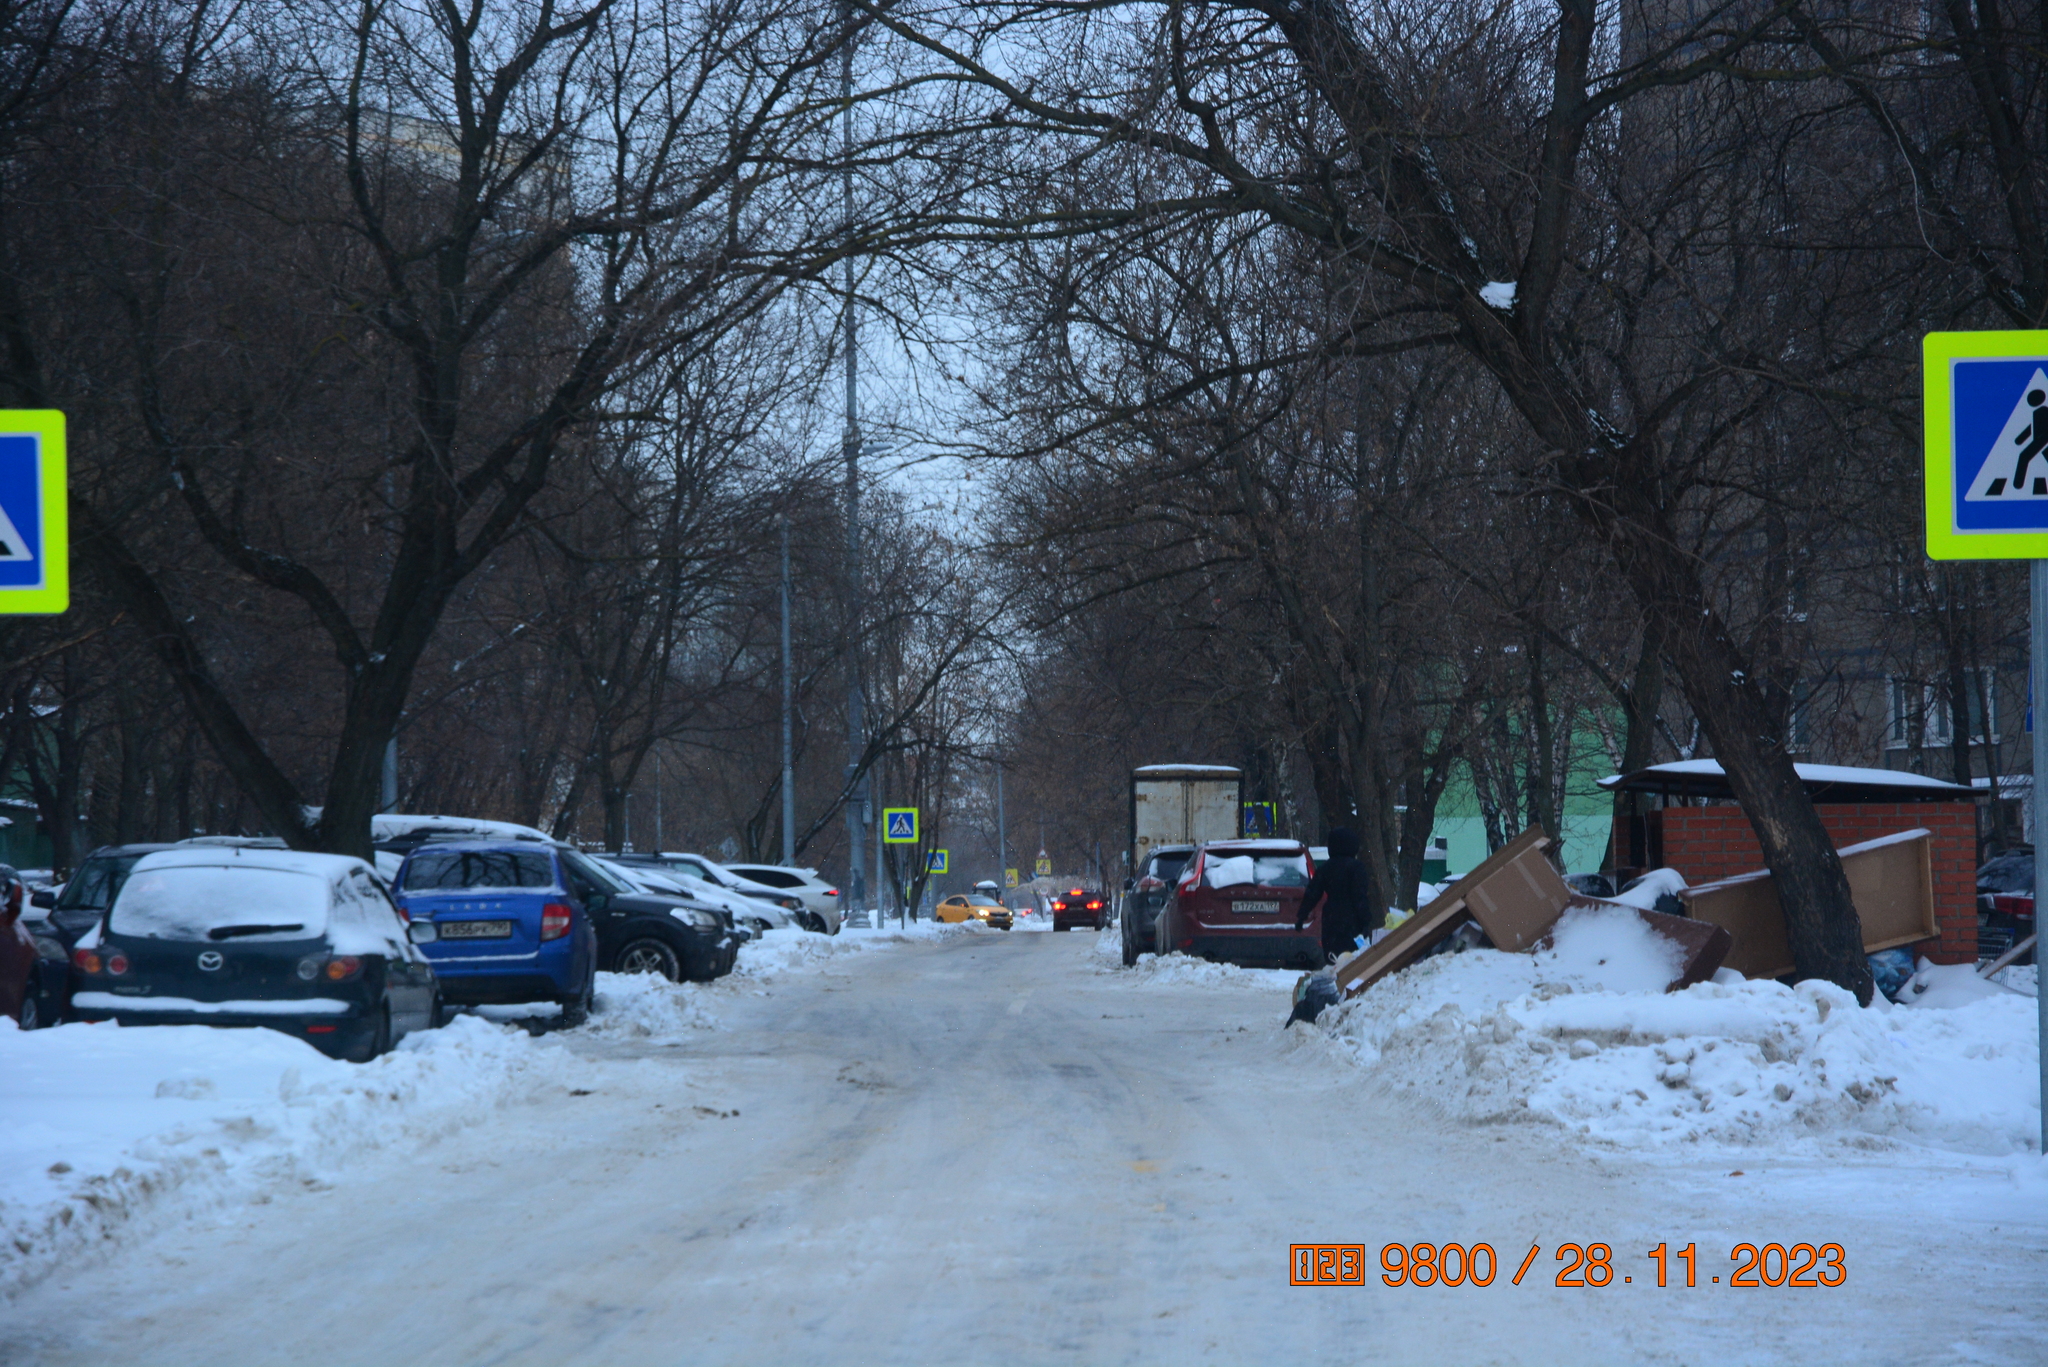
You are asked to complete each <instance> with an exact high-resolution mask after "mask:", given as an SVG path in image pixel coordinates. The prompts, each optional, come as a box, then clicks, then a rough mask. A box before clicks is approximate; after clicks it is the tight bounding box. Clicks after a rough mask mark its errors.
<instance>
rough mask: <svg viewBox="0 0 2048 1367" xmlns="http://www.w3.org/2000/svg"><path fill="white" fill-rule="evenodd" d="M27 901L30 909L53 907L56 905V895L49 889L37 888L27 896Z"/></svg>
mask: <svg viewBox="0 0 2048 1367" xmlns="http://www.w3.org/2000/svg"><path fill="white" fill-rule="evenodd" d="M28 901H29V905H30V906H32V907H54V906H56V905H57V893H56V891H55V890H54V889H51V888H37V889H36V890H35V891H34V892H31V893H30V894H29V895H28Z"/></svg>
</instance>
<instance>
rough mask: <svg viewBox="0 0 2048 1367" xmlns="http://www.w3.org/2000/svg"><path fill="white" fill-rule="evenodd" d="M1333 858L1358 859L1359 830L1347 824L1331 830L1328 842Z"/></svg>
mask: <svg viewBox="0 0 2048 1367" xmlns="http://www.w3.org/2000/svg"><path fill="white" fill-rule="evenodd" d="M1327 843H1328V844H1329V847H1330V858H1332V859H1356V858H1357V857H1358V832H1356V831H1354V830H1352V829H1350V828H1349V827H1347V826H1339V827H1337V828H1336V829H1334V830H1332V831H1331V832H1330V838H1329V840H1328V842H1327Z"/></svg>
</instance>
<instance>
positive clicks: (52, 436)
mask: <svg viewBox="0 0 2048 1367" xmlns="http://www.w3.org/2000/svg"><path fill="white" fill-rule="evenodd" d="M0 433H5V434H7V435H9V436H29V437H34V438H35V439H36V462H37V465H38V466H39V467H40V468H39V470H38V472H37V473H38V474H39V475H40V478H39V479H38V480H37V485H38V490H37V493H38V497H40V499H41V500H42V507H41V509H40V510H39V512H40V516H39V518H38V519H37V520H38V521H39V522H40V523H41V524H42V536H41V540H42V545H40V546H39V547H37V551H38V553H39V554H40V555H41V556H42V560H43V582H42V586H41V587H40V588H33V589H11V588H0V617H12V616H27V615H30V614H48V613H58V612H67V611H69V610H70V608H71V516H70V514H71V505H70V502H69V500H68V496H67V493H66V489H65V482H64V473H65V469H66V466H65V458H64V457H65V446H64V415H63V414H62V413H60V412H58V411H57V410H56V409H54V408H4V409H0Z"/></svg>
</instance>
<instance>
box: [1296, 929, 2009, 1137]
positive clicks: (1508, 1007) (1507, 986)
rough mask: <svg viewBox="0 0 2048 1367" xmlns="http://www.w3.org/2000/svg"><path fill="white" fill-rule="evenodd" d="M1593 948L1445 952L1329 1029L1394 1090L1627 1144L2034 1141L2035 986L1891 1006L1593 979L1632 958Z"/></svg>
mask: <svg viewBox="0 0 2048 1367" xmlns="http://www.w3.org/2000/svg"><path fill="white" fill-rule="evenodd" d="M1561 938H1562V937H1561ZM1611 943H1612V942H1610V944H1611ZM1598 957H1599V956H1598V955H1595V960H1596V961H1595V962H1594V963H1593V964H1592V965H1591V967H1592V969H1594V970H1597V972H1595V973H1593V974H1591V975H1590V978H1589V975H1588V972H1587V965H1586V963H1585V961H1584V959H1583V957H1582V956H1581V955H1580V954H1579V953H1578V952H1577V951H1574V952H1573V953H1571V954H1566V953H1565V952H1564V951H1563V950H1562V949H1560V951H1559V952H1558V953H1555V954H1552V955H1529V954H1505V953H1501V952H1499V951H1495V950H1473V951H1470V952H1467V953H1464V954H1455V955H1439V956H1436V957H1433V958H1430V959H1425V960H1423V961H1422V962H1421V963H1419V964H1416V965H1414V966H1413V967H1411V968H1409V969H1407V970H1405V971H1403V972H1401V973H1398V974H1395V975H1393V976H1392V977H1390V978H1388V979H1386V980H1384V981H1382V982H1380V983H1377V984H1375V985H1374V986H1373V987H1372V988H1371V990H1369V991H1367V992H1366V993H1364V994H1363V995H1362V996H1360V997H1359V998H1358V999H1357V1000H1355V1001H1353V1002H1350V1003H1347V1004H1346V1005H1344V1006H1342V1007H1339V1008H1337V1009H1336V1010H1334V1011H1331V1012H1329V1013H1327V1014H1325V1016H1324V1017H1323V1019H1322V1025H1323V1028H1324V1029H1325V1030H1327V1031H1328V1032H1329V1034H1330V1036H1331V1037H1333V1038H1334V1039H1335V1040H1336V1041H1338V1042H1339V1044H1340V1046H1341V1047H1343V1048H1345V1049H1346V1050H1347V1051H1349V1052H1350V1053H1351V1054H1352V1055H1353V1056H1354V1057H1355V1058H1356V1059H1357V1060H1358V1061H1359V1062H1360V1063H1362V1064H1364V1065H1367V1066H1369V1067H1370V1068H1371V1069H1372V1070H1373V1071H1374V1072H1375V1073H1376V1074H1377V1075H1379V1076H1380V1077H1382V1078H1384V1079H1385V1080H1386V1081H1387V1082H1388V1083H1390V1084H1391V1085H1394V1086H1397V1087H1401V1088H1403V1089H1408V1090H1412V1091H1414V1092H1415V1093H1417V1094H1418V1095H1419V1096H1421V1097H1423V1098H1425V1099H1427V1100H1430V1101H1432V1102H1434V1103H1435V1104H1437V1105H1439V1106H1441V1107H1442V1108H1443V1109H1444V1110H1445V1111H1446V1112H1447V1113H1449V1114H1451V1115H1453V1116H1454V1117H1457V1118H1460V1119H1463V1120H1466V1121H1471V1122H1481V1121H1487V1122H1500V1121H1528V1122H1535V1123H1546V1124H1552V1125H1557V1126H1561V1127H1563V1128H1565V1129H1567V1130H1570V1131H1573V1132H1575V1133H1577V1134H1578V1135H1580V1136H1582V1137H1584V1138H1586V1139H1589V1140H1592V1141H1594V1142H1597V1143H1607V1144H1614V1145H1620V1146H1631V1147H1640V1146H1644V1145H1651V1144H1659V1143H1669V1142H1686V1141H1698V1142H1712V1143H1723V1144H1757V1143H1774V1144H1779V1143H1784V1142H1786V1141H1799V1140H1810V1141H1822V1142H1832V1143H1848V1144H1852V1145H1855V1146H1857V1147H1861V1148H1873V1147H1877V1148H1883V1147H1891V1146H1893V1145H1894V1144H1915V1145H1924V1146H1927V1147H1932V1148H1939V1149H1948V1150H1954V1151H1959V1152H1967V1153H1980V1154H2007V1153H2015V1152H2029V1151H2031V1150H2032V1148H2033V1146H2034V1143H2035V1140H2036V1138H2037V1136H2038V1134H2039V1125H2040V1119H2039V1117H2040V1097H2039V1079H2038V1072H2037V1058H2038V1051H2037V1046H2036V1040H2035V1020H2034V1002H2033V1001H2032V1000H2031V999H2029V998H2026V997H2023V996H2021V995H2019V994H2017V993H2014V992H2006V991H2003V990H2000V989H1998V988H1995V987H1994V988H1992V995H1985V996H1971V997H1970V998H1969V999H1968V1000H1965V1001H1962V1002H1961V1004H1959V1005H1957V1006H1955V1007H1954V1008H1953V1009H1949V1010H1939V1009H1931V1007H1930V1006H1929V1005H1922V1006H1920V1007H1915V1008H1913V1009H1910V1010H1899V1009H1894V1008H1892V1007H1891V1006H1890V1005H1889V1004H1884V1003H1881V1002H1880V1003H1879V1004H1875V1005H1873V1006H1872V1007H1869V1008H1859V1007H1858V1006H1857V1005H1856V1002H1855V998H1854V997H1852V996H1850V995H1849V994H1848V993H1846V992H1844V991H1842V990H1841V989H1839V988H1837V987H1834V986H1832V985H1829V984H1826V983H1819V982H1807V983H1802V984H1800V985H1799V986H1798V987H1796V988H1787V987H1784V986H1782V985H1780V984H1778V983H1775V982H1768V981H1747V980H1742V979H1734V980H1733V981H1722V980H1717V981H1714V982H1707V983H1698V984H1695V985H1694V986H1692V987H1689V988H1687V989H1686V990H1685V991H1683V992H1676V993H1670V994H1666V993H1663V992H1661V991H1656V990H1633V991H1631V990H1613V989H1612V988H1610V987H1606V986H1601V985H1597V983H1596V982H1595V981H1593V980H1597V979H1600V978H1602V977H1603V976H1604V975H1605V974H1606V973H1607V972H1608V970H1609V969H1615V970H1622V969H1625V968H1626V969H1629V971H1632V972H1633V971H1642V970H1643V968H1644V966H1643V965H1640V964H1637V965H1634V966H1633V967H1632V968H1631V966H1630V965H1629V964H1628V963H1626V962H1625V961H1624V959H1622V958H1620V957H1616V956H1612V955H1610V956H1609V959H1610V961H1609V963H1606V964H1601V963H1599V962H1597V959H1598ZM1965 971H1967V968H1966V970H1965ZM1617 976H1619V974H1617ZM1720 976H1721V977H1725V978H1732V977H1733V975H1720ZM1948 976H1949V975H1946V974H1937V975H1936V977H1935V981H1936V983H1937V984H1941V985H1942V986H1939V987H1937V988H1935V989H1930V991H1936V990H1938V991H1942V992H1943V993H1944V994H1945V995H1946V993H1947V986H1946V983H1947V979H1948Z"/></svg>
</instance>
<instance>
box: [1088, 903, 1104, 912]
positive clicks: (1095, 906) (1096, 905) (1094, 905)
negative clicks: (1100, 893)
mask: <svg viewBox="0 0 2048 1367" xmlns="http://www.w3.org/2000/svg"><path fill="white" fill-rule="evenodd" d="M1086 909H1087V910H1089V911H1101V910H1102V903H1100V902H1090V903H1089V904H1088V906H1087V908H1086Z"/></svg>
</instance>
